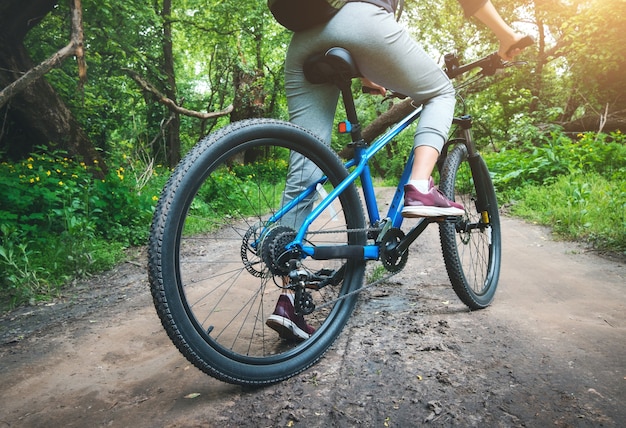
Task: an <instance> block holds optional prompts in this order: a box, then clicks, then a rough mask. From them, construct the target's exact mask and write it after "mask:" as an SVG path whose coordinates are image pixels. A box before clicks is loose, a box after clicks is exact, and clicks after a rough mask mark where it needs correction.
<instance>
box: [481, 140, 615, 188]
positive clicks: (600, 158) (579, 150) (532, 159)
mask: <svg viewBox="0 0 626 428" xmlns="http://www.w3.org/2000/svg"><path fill="white" fill-rule="evenodd" d="M485 156H486V158H487V162H488V164H489V168H490V170H491V172H492V173H493V176H494V177H493V180H494V184H495V186H496V188H497V190H498V192H499V193H500V194H501V195H504V196H505V197H515V196H516V195H515V193H516V191H517V190H518V189H520V188H522V187H524V186H526V185H544V184H551V183H553V182H554V181H555V180H556V179H557V178H558V177H559V176H561V175H566V174H575V173H580V172H590V171H593V172H596V173H598V174H600V175H602V176H604V177H606V178H607V179H609V180H613V181H620V180H622V181H624V180H626V138H625V137H624V134H622V133H621V132H619V131H618V132H614V133H611V134H595V133H585V134H579V135H578V136H577V139H571V138H569V137H568V136H567V135H565V134H564V133H562V132H560V131H553V132H549V133H544V134H541V133H538V132H537V133H536V135H535V139H534V140H529V141H528V142H527V143H524V145H523V146H522V147H519V148H518V149H505V150H502V151H500V152H499V153H490V154H489V153H488V154H486V155H485Z"/></svg>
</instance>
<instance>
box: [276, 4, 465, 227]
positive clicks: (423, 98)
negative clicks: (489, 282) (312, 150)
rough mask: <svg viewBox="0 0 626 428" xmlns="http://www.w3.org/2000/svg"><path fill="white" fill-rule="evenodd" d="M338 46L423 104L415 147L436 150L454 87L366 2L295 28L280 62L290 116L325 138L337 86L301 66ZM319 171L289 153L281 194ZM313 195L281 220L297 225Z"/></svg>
mask: <svg viewBox="0 0 626 428" xmlns="http://www.w3.org/2000/svg"><path fill="white" fill-rule="evenodd" d="M334 46H339V47H343V48H345V49H347V50H348V51H350V53H351V54H352V56H353V57H354V59H355V61H356V63H357V66H358V67H359V70H360V71H361V73H362V74H363V75H364V76H365V77H367V78H368V79H370V80H371V81H373V82H375V83H378V84H379V85H382V86H384V87H385V88H387V89H392V90H394V91H397V92H401V93H403V94H406V95H408V96H410V97H411V98H412V99H413V100H415V101H416V102H417V103H421V104H423V106H424V109H423V111H422V117H421V119H420V121H419V123H418V126H417V129H416V132H415V139H414V141H415V142H414V144H415V147H417V146H420V145H426V146H431V147H434V148H435V149H437V150H439V151H441V148H442V147H443V144H444V143H445V141H446V139H447V136H448V131H449V129H450V125H451V123H452V117H453V114H454V104H455V93H454V88H453V87H452V84H451V83H450V81H449V79H448V78H447V76H446V75H445V73H444V72H443V71H442V70H441V68H440V67H439V66H438V65H437V64H436V63H435V62H434V61H433V60H432V59H431V58H430V57H429V56H428V55H427V54H426V53H425V52H424V50H423V49H422V48H421V47H420V46H419V45H418V44H417V43H416V42H415V41H414V40H413V39H412V38H411V37H410V35H409V33H408V32H407V31H406V30H405V29H404V28H403V27H402V26H401V25H400V24H398V23H397V22H396V20H395V19H394V16H393V15H392V14H390V13H388V12H387V11H385V10H384V9H382V8H380V7H378V6H375V5H372V4H370V3H361V2H350V3H347V4H346V5H345V6H344V7H343V8H342V9H341V10H340V11H339V12H338V13H337V14H336V15H335V16H334V17H333V18H332V19H331V20H330V22H328V23H327V24H326V25H322V26H318V27H315V28H313V29H311V30H308V31H303V32H300V33H295V34H294V36H293V38H292V40H291V44H290V45H289V49H288V51H287V58H286V63H285V90H286V93H287V104H288V107H289V119H290V121H291V122H293V123H295V124H298V125H300V126H302V127H304V128H306V129H308V130H310V131H312V132H313V133H315V134H316V135H318V136H319V137H320V138H321V139H322V141H324V142H325V143H326V144H330V139H331V134H332V127H333V121H334V117H335V110H336V108H337V102H338V99H339V90H338V89H337V88H336V87H335V86H334V85H331V84H327V85H325V84H322V85H320V84H311V83H309V82H308V81H307V80H306V79H305V77H304V73H303V71H302V64H303V63H304V60H305V59H306V58H308V57H309V56H310V55H312V54H314V53H319V52H325V51H326V50H328V49H330V48H331V47H334ZM317 176H319V174H318V172H317V171H316V167H315V166H314V165H311V164H310V162H306V161H303V160H302V159H299V158H298V156H292V163H291V165H290V178H289V180H288V186H287V190H286V191H285V195H284V200H285V201H287V200H290V199H291V198H292V197H293V196H292V195H296V194H297V193H296V192H297V191H298V189H301V188H302V187H303V186H306V185H308V183H310V182H311V180H313V179H314V178H316V177H317ZM312 203H313V201H308V203H303V204H300V205H301V207H299V208H300V209H299V210H297V212H294V213H293V214H292V215H291V216H290V217H289V218H285V219H283V224H285V225H290V226H291V227H299V225H300V224H301V222H302V220H303V219H304V216H306V214H307V213H308V212H309V211H310V208H311V205H312Z"/></svg>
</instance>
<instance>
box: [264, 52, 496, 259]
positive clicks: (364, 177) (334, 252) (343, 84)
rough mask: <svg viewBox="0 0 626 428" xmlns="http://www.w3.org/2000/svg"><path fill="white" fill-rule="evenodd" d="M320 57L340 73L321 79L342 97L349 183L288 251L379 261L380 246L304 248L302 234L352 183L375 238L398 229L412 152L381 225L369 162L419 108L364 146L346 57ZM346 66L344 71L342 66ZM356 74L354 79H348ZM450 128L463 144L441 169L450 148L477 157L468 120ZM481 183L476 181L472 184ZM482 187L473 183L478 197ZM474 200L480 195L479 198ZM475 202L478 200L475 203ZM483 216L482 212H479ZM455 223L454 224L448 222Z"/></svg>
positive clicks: (415, 232)
mask: <svg viewBox="0 0 626 428" xmlns="http://www.w3.org/2000/svg"><path fill="white" fill-rule="evenodd" d="M325 56H326V57H327V58H328V57H331V58H333V60H332V62H331V63H332V64H334V65H337V62H339V65H338V69H339V71H335V74H332V75H330V74H329V75H328V76H325V77H324V78H325V79H327V80H329V81H332V82H333V83H335V84H336V85H337V86H338V87H339V89H340V91H341V93H342V96H343V103H344V106H345V109H346V115H347V117H348V121H347V122H345V123H346V126H347V129H348V132H350V134H351V136H352V141H353V142H352V143H350V147H352V148H353V149H354V156H353V158H352V159H350V160H349V161H347V162H345V164H344V165H345V167H346V168H347V169H348V170H351V172H350V174H349V175H348V177H346V178H345V179H344V180H343V181H342V182H341V183H339V184H338V185H337V186H336V187H335V188H334V189H333V190H332V191H331V192H330V193H329V194H327V195H324V197H323V198H322V200H321V201H319V203H318V205H317V206H316V207H315V208H313V210H312V211H311V212H310V213H309V215H308V216H307V217H306V219H305V220H304V222H303V224H302V226H301V227H300V228H299V230H298V231H297V234H296V237H295V239H294V240H293V241H292V242H291V243H290V244H289V245H288V246H287V249H288V250H296V251H298V252H300V253H301V254H303V255H304V256H309V257H312V258H313V259H317V260H328V259H333V258H356V259H361V260H363V259H364V260H378V259H379V257H380V246H379V245H378V244H377V243H374V244H371V245H364V246H361V245H341V246H315V247H313V246H308V245H306V244H304V241H305V236H306V234H307V230H308V228H309V226H310V225H311V224H312V223H313V221H315V219H316V218H317V217H318V216H319V215H320V214H321V213H322V212H323V211H324V210H325V209H326V208H328V207H329V206H330V204H331V203H332V202H333V201H334V200H335V199H336V198H337V197H339V195H340V194H341V193H342V192H343V191H345V190H346V188H348V186H350V185H352V184H354V182H355V181H356V180H357V179H360V181H361V187H362V189H363V196H364V199H365V208H366V211H367V216H368V219H369V223H370V225H375V226H376V227H382V230H381V233H379V234H378V236H379V237H383V236H384V232H385V231H386V230H387V229H388V228H399V227H400V226H401V225H402V222H403V220H404V218H403V217H402V208H403V199H404V185H405V184H406V183H407V182H408V180H409V177H410V175H411V168H412V165H413V157H414V151H413V150H411V153H410V154H409V158H408V160H407V163H406V165H405V167H404V171H403V173H402V175H401V177H400V181H399V183H398V186H397V188H396V191H395V194H394V196H393V199H392V202H391V204H390V206H389V209H388V212H387V215H386V216H385V217H384V219H382V220H381V218H380V214H379V209H378V203H377V200H376V195H375V192H374V183H373V181H372V176H371V172H370V168H369V161H370V159H372V157H374V155H376V154H377V153H378V152H379V151H380V150H381V149H382V148H384V147H385V146H386V145H387V144H389V143H390V142H391V141H392V140H393V139H394V138H395V137H397V136H398V135H399V134H400V133H401V132H403V131H404V130H405V129H406V128H407V127H409V126H410V125H411V124H412V123H414V122H415V121H416V120H418V119H419V118H420V116H421V113H422V106H417V107H416V108H415V110H413V111H412V112H410V113H409V114H408V115H407V116H405V117H404V118H403V119H402V120H400V121H399V122H397V123H396V124H395V125H394V126H393V127H392V128H391V129H389V130H388V131H387V132H386V133H385V134H383V135H382V136H380V137H378V138H377V139H376V140H375V141H374V142H372V143H371V144H370V145H368V144H367V143H366V142H365V140H364V139H363V138H362V136H361V130H360V124H359V121H358V118H357V113H356V108H355V105H354V97H353V95H352V90H351V79H352V78H353V77H356V76H357V75H358V74H356V72H355V71H353V72H351V73H349V74H350V77H349V78H346V77H345V73H342V72H341V67H344V68H345V67H349V66H350V65H349V61H351V59H350V57H349V54H348V53H347V51H345V50H343V49H341V48H333V49H330V50H329V51H328V52H327V53H326V54H325ZM346 62H348V65H346ZM352 74H355V75H352ZM396 96H397V97H400V98H402V96H401V95H399V94H396ZM453 123H454V124H457V125H460V126H461V128H462V129H463V131H464V134H465V135H464V137H465V138H464V139H456V140H449V141H448V142H447V143H446V145H445V146H444V150H442V155H441V157H440V159H439V161H438V162H439V164H440V165H441V164H442V163H443V160H444V159H445V155H446V153H447V151H448V149H449V146H450V145H451V144H457V143H463V144H465V145H466V147H467V151H468V155H469V156H470V159H471V158H472V157H476V156H478V154H477V153H476V150H475V147H474V143H473V141H472V138H471V132H470V129H471V117H470V116H464V117H461V118H455V119H454V121H453ZM483 172H484V171H480V173H479V174H477V175H475V176H477V177H482V175H481V174H482V173H483ZM325 180H326V177H322V178H321V179H320V180H318V181H317V182H315V183H313V184H312V185H311V186H309V187H308V188H307V189H305V190H304V191H303V192H302V193H301V194H300V195H299V196H298V197H296V198H294V199H293V200H291V201H290V202H289V203H287V204H286V205H285V206H284V207H283V208H282V209H280V210H279V211H277V212H276V213H275V214H274V215H273V216H272V217H271V218H270V219H269V221H268V223H269V224H273V223H274V222H276V221H278V220H279V219H280V218H281V217H282V216H283V215H284V214H285V213H286V212H288V211H289V210H291V209H293V208H295V207H296V205H297V204H298V203H300V202H302V201H303V200H305V199H306V198H308V197H310V196H311V195H312V194H313V193H314V192H316V191H317V189H318V188H319V186H320V185H323V183H324V181H325ZM477 181H480V180H477ZM480 186H481V185H480V184H479V183H477V191H478V190H479V187H480ZM478 194H479V195H480V194H481V193H478ZM479 199H480V198H479ZM482 211H483V210H481V212H482ZM453 219H454V218H453ZM437 221H446V219H445V218H443V217H439V218H423V219H420V220H419V221H418V223H417V224H416V225H415V226H414V227H413V228H412V229H411V230H410V231H409V233H408V234H407V235H406V236H405V237H404V238H403V239H402V240H401V241H400V243H399V244H398V245H397V247H396V248H395V251H396V253H397V254H402V253H403V252H404V251H406V250H407V249H408V247H409V246H410V245H411V243H412V242H413V241H415V239H417V238H418V237H419V236H420V235H421V233H422V232H423V231H424V230H425V229H426V227H427V226H428V225H429V224H431V223H433V222H437Z"/></svg>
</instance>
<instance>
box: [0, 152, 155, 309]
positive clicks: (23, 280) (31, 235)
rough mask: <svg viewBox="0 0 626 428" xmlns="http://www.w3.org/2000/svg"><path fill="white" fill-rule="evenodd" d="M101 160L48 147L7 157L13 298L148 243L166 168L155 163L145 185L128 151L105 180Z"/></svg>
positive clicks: (3, 280)
mask: <svg viewBox="0 0 626 428" xmlns="http://www.w3.org/2000/svg"><path fill="white" fill-rule="evenodd" d="M97 167H98V165H97V164H95V165H86V164H85V163H84V162H76V161H73V160H72V159H68V158H67V157H65V156H64V154H63V153H59V152H56V153H46V152H45V151H44V152H42V153H39V154H32V155H31V156H30V157H29V158H27V159H26V160H24V161H22V162H19V163H16V164H8V163H2V164H0V186H2V188H3V189H4V191H3V192H2V193H1V194H0V207H1V208H0V223H1V224H2V226H3V227H2V234H1V236H0V238H1V239H0V292H1V293H2V294H3V295H4V297H6V298H8V300H9V302H10V303H11V305H15V304H19V303H22V302H25V301H32V300H33V299H34V300H37V299H38V298H39V297H38V296H40V295H47V294H51V293H53V292H54V290H55V289H57V288H58V287H59V286H60V285H62V284H63V283H65V282H67V281H68V280H71V279H72V278H75V277H80V276H84V275H87V274H89V273H92V272H97V271H100V270H102V269H106V268H108V267H111V266H112V265H113V264H114V263H117V262H119V260H121V259H122V258H123V257H124V253H123V251H124V249H125V248H127V247H129V246H134V245H141V244H144V243H145V242H146V239H147V236H148V228H149V224H150V219H151V215H152V212H153V208H154V204H155V201H156V200H157V196H156V195H157V194H158V191H157V190H156V189H160V187H161V186H162V183H163V180H164V178H161V176H163V177H164V176H165V174H159V173H158V171H157V170H155V169H151V175H152V177H153V178H152V180H151V181H150V186H149V187H145V186H144V184H145V181H142V180H140V178H141V175H140V174H139V173H136V171H142V172H141V174H143V173H144V172H145V170H144V169H143V168H139V165H137V164H134V163H133V162H131V161H130V160H129V159H126V158H125V157H124V156H122V158H121V159H120V162H119V163H118V165H117V166H116V167H113V168H112V169H111V172H110V173H109V174H108V175H107V176H106V177H105V179H104V180H98V179H95V178H94V177H93V174H92V173H91V171H90V169H94V168H97ZM126 171H129V173H126ZM162 172H166V171H162Z"/></svg>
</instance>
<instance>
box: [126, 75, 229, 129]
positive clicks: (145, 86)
mask: <svg viewBox="0 0 626 428" xmlns="http://www.w3.org/2000/svg"><path fill="white" fill-rule="evenodd" d="M124 71H126V72H127V73H128V74H129V75H130V77H131V78H132V79H133V80H134V81H135V82H137V84H138V85H139V86H140V87H141V88H142V89H143V90H144V91H146V92H149V93H151V94H152V95H154V97H155V98H156V100H157V101H158V102H160V103H161V104H163V105H165V106H167V108H168V109H170V110H171V111H173V112H176V113H179V114H182V115H185V116H189V117H195V118H198V119H211V118H214V117H220V116H226V115H227V114H229V113H231V112H232V111H233V106H232V104H231V105H229V106H228V107H226V108H225V109H224V110H221V111H216V112H211V113H204V112H200V111H195V110H188V109H186V108H183V107H181V106H179V105H178V104H176V102H175V101H174V100H172V99H171V98H168V97H166V96H165V95H164V94H162V93H161V92H160V91H159V90H158V89H157V88H155V87H154V86H152V85H151V84H150V83H148V82H146V81H145V80H144V79H143V78H142V77H141V76H140V75H139V74H137V73H136V72H134V71H133V70H130V69H124Z"/></svg>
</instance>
